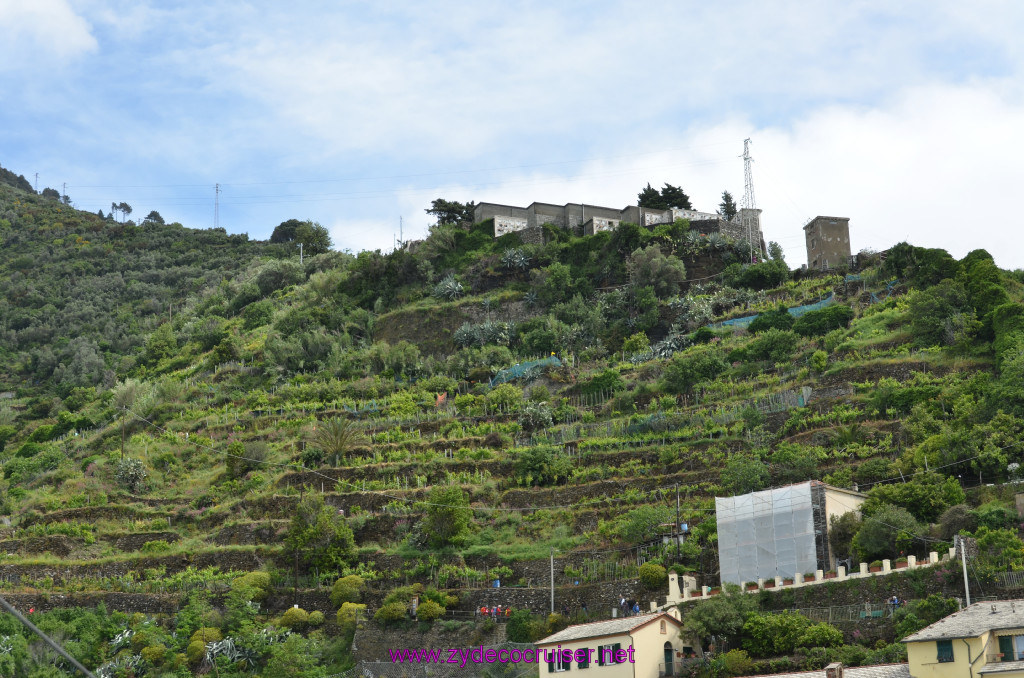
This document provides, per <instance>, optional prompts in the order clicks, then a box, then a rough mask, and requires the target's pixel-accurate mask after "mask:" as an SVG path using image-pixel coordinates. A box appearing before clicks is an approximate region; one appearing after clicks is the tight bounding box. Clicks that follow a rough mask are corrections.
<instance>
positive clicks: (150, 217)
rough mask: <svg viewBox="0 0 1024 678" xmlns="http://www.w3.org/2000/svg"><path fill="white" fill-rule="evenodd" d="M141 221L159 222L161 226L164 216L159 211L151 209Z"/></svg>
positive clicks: (145, 222) (147, 222)
mask: <svg viewBox="0 0 1024 678" xmlns="http://www.w3.org/2000/svg"><path fill="white" fill-rule="evenodd" d="M142 223H144V224H160V225H161V226H163V225H164V218H163V217H162V216H160V213H159V212H157V211H156V210H152V211H151V212H150V213H149V214H147V215H146V218H145V219H143V220H142Z"/></svg>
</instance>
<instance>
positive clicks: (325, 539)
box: [284, 494, 356, 571]
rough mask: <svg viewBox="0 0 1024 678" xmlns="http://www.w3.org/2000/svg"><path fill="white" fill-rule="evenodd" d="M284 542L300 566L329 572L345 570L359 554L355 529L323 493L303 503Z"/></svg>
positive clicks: (313, 495) (310, 496) (296, 511)
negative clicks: (353, 530) (327, 501)
mask: <svg viewBox="0 0 1024 678" xmlns="http://www.w3.org/2000/svg"><path fill="white" fill-rule="evenodd" d="M284 542H285V545H286V546H287V547H288V550H289V551H290V552H291V553H292V554H294V555H295V557H296V559H297V560H298V562H299V563H300V564H302V565H304V566H306V567H316V568H319V569H320V570H325V571H330V570H337V569H340V568H342V567H344V566H345V565H347V564H348V563H350V562H351V561H352V560H353V559H354V558H355V555H356V547H355V538H354V537H353V536H352V530H351V529H350V528H349V526H348V524H346V523H345V520H344V518H340V517H339V516H338V515H337V512H336V511H335V510H334V509H333V508H332V507H330V506H327V505H326V504H325V503H324V498H323V496H322V495H320V494H311V495H309V496H307V497H306V498H305V499H303V500H302V501H300V502H299V504H298V506H297V507H296V509H295V515H294V516H293V517H292V522H291V525H289V527H288V532H287V534H286V535H285V538H284Z"/></svg>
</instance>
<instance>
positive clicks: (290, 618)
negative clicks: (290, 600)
mask: <svg viewBox="0 0 1024 678" xmlns="http://www.w3.org/2000/svg"><path fill="white" fill-rule="evenodd" d="M308 624H309V613H308V612H306V611H305V610H303V609H302V608H301V607H290V608H288V609H287V610H285V612H284V614H282V615H281V626H284V627H285V628H289V629H292V630H294V631H302V630H303V629H305V628H306V626H307V625H308Z"/></svg>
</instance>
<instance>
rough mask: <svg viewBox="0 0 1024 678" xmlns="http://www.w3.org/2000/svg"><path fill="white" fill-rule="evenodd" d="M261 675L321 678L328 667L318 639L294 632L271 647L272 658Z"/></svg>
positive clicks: (273, 677) (289, 677)
mask: <svg viewBox="0 0 1024 678" xmlns="http://www.w3.org/2000/svg"><path fill="white" fill-rule="evenodd" d="M260 675H262V676H266V678H300V677H301V678H321V677H322V676H326V675H327V669H326V668H325V667H324V664H323V662H321V661H320V646H319V645H318V644H317V642H316V641H314V640H311V639H307V638H304V637H303V636H301V635H299V634H293V635H290V636H288V638H287V639H286V640H285V641H284V642H283V643H276V644H274V645H273V646H272V647H271V650H270V660H269V661H268V662H267V667H266V668H265V669H264V670H263V673H261V674H260Z"/></svg>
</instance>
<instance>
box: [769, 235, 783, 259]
mask: <svg viewBox="0 0 1024 678" xmlns="http://www.w3.org/2000/svg"><path fill="white" fill-rule="evenodd" d="M768 256H769V257H771V258H772V261H785V260H786V254H785V253H784V252H783V251H782V245H780V244H779V243H777V242H775V241H774V240H772V241H771V242H770V243H768Z"/></svg>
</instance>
